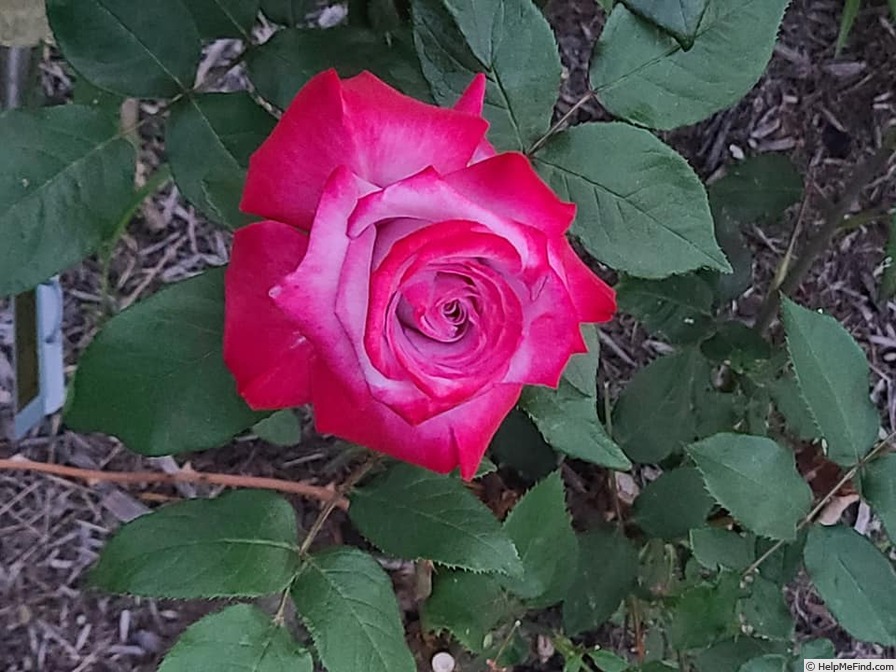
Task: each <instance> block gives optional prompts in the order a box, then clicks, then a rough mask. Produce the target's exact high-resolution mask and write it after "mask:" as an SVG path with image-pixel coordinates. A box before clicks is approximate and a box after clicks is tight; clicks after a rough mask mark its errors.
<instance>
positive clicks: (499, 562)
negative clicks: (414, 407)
mask: <svg viewBox="0 0 896 672" xmlns="http://www.w3.org/2000/svg"><path fill="white" fill-rule="evenodd" d="M351 500H352V505H351V507H350V508H349V516H350V517H351V519H352V522H353V523H354V524H355V526H356V527H357V528H358V530H359V531H360V532H361V534H363V535H364V536H365V537H367V538H368V539H369V540H370V541H371V542H372V543H373V544H375V545H376V546H378V547H379V548H381V549H382V550H383V551H385V552H386V553H389V554H391V555H395V556H398V557H401V558H406V559H408V560H415V559H418V558H428V559H430V560H434V561H435V562H439V563H441V564H443V565H448V566H450V567H461V568H463V569H470V570H474V571H478V572H498V573H502V574H514V575H518V574H519V573H520V571H521V570H522V566H521V564H520V559H519V556H518V555H517V552H516V549H515V548H514V546H513V543H512V542H511V541H510V538H509V537H508V536H507V534H506V532H505V531H504V530H502V529H501V525H500V524H499V523H498V521H497V520H496V519H495V517H494V516H493V515H492V512H491V511H489V510H488V508H486V506H485V505H484V504H483V503H482V502H480V501H479V500H478V499H476V497H474V496H473V494H472V493H471V492H470V491H469V490H467V488H466V487H465V486H464V484H463V483H462V482H460V481H458V480H457V479H455V478H450V477H448V476H441V475H439V474H434V473H433V472H431V471H427V470H425V469H419V468H417V467H412V466H411V465H408V464H396V465H394V466H392V467H390V468H389V470H388V471H387V472H386V473H384V474H382V475H381V476H378V477H377V478H375V479H374V480H373V481H371V482H370V483H369V484H368V485H365V486H364V487H362V488H359V489H357V490H355V492H354V493H353V494H352V496H351Z"/></svg>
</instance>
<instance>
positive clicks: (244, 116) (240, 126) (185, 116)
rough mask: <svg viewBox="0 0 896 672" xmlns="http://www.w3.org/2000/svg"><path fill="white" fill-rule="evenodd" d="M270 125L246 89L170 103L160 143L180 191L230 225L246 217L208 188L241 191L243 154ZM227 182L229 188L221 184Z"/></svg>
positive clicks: (254, 146) (245, 155)
mask: <svg viewBox="0 0 896 672" xmlns="http://www.w3.org/2000/svg"><path fill="white" fill-rule="evenodd" d="M273 129H274V118H273V117H271V115H269V114H268V113H267V112H265V111H264V109H262V108H261V107H259V106H258V105H256V104H255V101H253V100H252V98H251V97H250V96H249V94H247V93H242V92H241V93H208V94H203V95H198V96H190V97H188V98H185V99H184V100H181V101H179V102H177V103H175V104H174V106H173V107H172V110H171V118H170V119H169V121H168V132H167V137H166V143H165V146H166V147H167V149H168V160H169V161H170V162H171V170H172V172H173V173H174V180H175V182H176V183H177V186H178V188H179V189H180V191H181V193H182V194H183V195H184V196H185V197H186V198H187V200H189V201H190V202H191V203H192V204H193V205H195V206H196V207H197V208H199V210H201V211H202V212H203V213H204V214H205V215H207V216H209V217H211V218H212V219H214V220H215V221H218V222H219V223H220V224H225V225H227V226H229V227H230V228H237V227H238V226H242V225H243V224H247V223H249V222H250V221H252V218H251V217H250V216H249V215H245V214H243V213H241V212H240V211H239V209H238V206H239V203H238V200H234V202H233V205H231V206H230V207H227V208H221V206H220V204H221V202H222V200H221V198H215V195H216V194H215V193H214V192H215V191H217V190H218V189H216V187H219V188H220V191H222V193H226V192H228V191H235V192H236V193H237V194H239V193H240V192H241V191H242V183H243V180H244V178H245V173H246V169H247V168H248V167H249V156H250V155H251V154H252V152H254V151H255V150H256V149H257V148H258V146H259V145H260V144H261V143H262V142H263V141H264V139H265V138H266V137H267V136H268V135H270V133H271V131H272V130H273ZM228 181H230V183H231V184H232V185H233V187H235V189H227V188H226V187H227V186H228V185H227V182H228ZM221 210H224V211H223V212H220V211H221Z"/></svg>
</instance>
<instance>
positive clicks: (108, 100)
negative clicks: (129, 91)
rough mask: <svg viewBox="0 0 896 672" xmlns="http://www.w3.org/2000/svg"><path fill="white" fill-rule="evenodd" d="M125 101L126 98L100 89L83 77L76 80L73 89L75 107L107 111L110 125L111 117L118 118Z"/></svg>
mask: <svg viewBox="0 0 896 672" xmlns="http://www.w3.org/2000/svg"><path fill="white" fill-rule="evenodd" d="M124 100H125V97H124V96H122V95H120V94H117V93H112V92H111V91H105V90H103V89H100V88H99V87H96V86H94V85H93V84H91V83H90V82H88V81H87V80H86V79H84V78H83V77H79V78H78V79H76V80H75V83H74V86H73V87H72V102H73V103H74V104H75V105H84V106H86V107H99V108H102V109H105V110H106V111H107V114H109V116H110V123H111V117H113V116H115V117H117V116H118V114H119V110H120V108H121V104H122V103H123V102H124Z"/></svg>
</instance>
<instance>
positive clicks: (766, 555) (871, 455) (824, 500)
mask: <svg viewBox="0 0 896 672" xmlns="http://www.w3.org/2000/svg"><path fill="white" fill-rule="evenodd" d="M893 437H896V432H893V433H891V434H890V435H889V436H888V437H887V438H885V439H884V440H883V441H881V442H880V443H878V444H877V445H876V446H875V447H874V450H872V451H871V452H869V453H868V454H867V455H865V456H864V457H862V459H860V460H859V461H858V462H856V463H855V464H854V465H853V466H852V467H851V468H850V470H849V471H847V472H846V473H845V474H844V475H843V478H841V479H840V480H839V481H837V483H836V484H835V485H834V487H832V488H831V489H830V490H828V492H827V494H826V495H825V496H824V497H822V498H821V500H820V501H819V502H818V504H816V505H815V507H814V508H813V509H812V510H811V511H810V512H809V513H808V514H806V517H805V518H803V519H802V520H801V521H800V522H799V524H798V525H797V526H796V531H797V532H799V531H800V530H802V529H803V528H804V527H806V526H807V525H810V524H811V523H812V522H813V521H814V520H815V517H816V516H817V515H818V514H819V513H821V511H822V510H823V509H824V507H825V506H827V503H828V502H830V501H831V499H833V497H834V496H835V495H836V494H837V492H838V491H839V490H840V488H842V487H843V486H844V485H846V484H847V483H849V481H851V480H852V479H853V477H855V475H856V474H857V473H858V471H859V469H861V468H862V467H864V466H865V465H866V464H868V463H869V462H871V461H873V460H874V459H876V458H877V457H878V456H879V455H880V454H881V453H882V452H883V450H884V448H886V447H888V446H889V445H890V441H891V440H892V439H893ZM784 543H785V542H784V541H776V542H775V543H774V544H772V546H770V547H769V549H768V550H767V551H765V553H763V554H762V555H760V556H759V557H758V558H756V561H755V562H753V564H751V565H750V566H749V567H747V568H746V569H745V570H744V573H743V575H742V576H743V577H744V578H746V577H748V576H749V575H750V574H752V573H753V572H755V571H756V570H757V569H759V567H760V566H761V565H762V563H763V562H765V561H766V560H768V559H769V558H770V557H771V556H772V555H773V554H774V553H775V551H777V550H778V549H779V548H781V547H782V546H783V545H784Z"/></svg>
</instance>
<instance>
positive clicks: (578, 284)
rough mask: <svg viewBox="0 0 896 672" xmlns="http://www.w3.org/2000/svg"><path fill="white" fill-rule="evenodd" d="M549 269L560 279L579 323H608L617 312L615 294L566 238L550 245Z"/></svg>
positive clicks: (553, 241) (556, 240)
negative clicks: (563, 283)
mask: <svg viewBox="0 0 896 672" xmlns="http://www.w3.org/2000/svg"><path fill="white" fill-rule="evenodd" d="M548 250H549V253H550V258H551V266H552V267H553V268H554V270H555V271H556V272H557V273H558V275H560V277H561V278H563V280H564V282H565V283H566V286H567V288H568V289H569V296H570V298H572V302H573V304H574V305H575V307H576V312H577V313H578V316H579V321H580V322H607V321H609V320H611V319H612V318H613V314H614V313H615V312H616V292H614V291H613V289H612V288H611V287H610V286H609V285H607V283H605V282H604V281H603V280H601V279H600V278H598V277H597V276H596V275H595V274H594V271H592V270H591V269H590V268H588V266H586V265H585V262H584V261H582V259H581V258H580V257H579V255H577V254H576V252H575V250H573V249H572V246H571V245H570V244H569V241H568V240H566V238H557V239H554V240H552V241H551V243H550V245H549V248H548Z"/></svg>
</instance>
